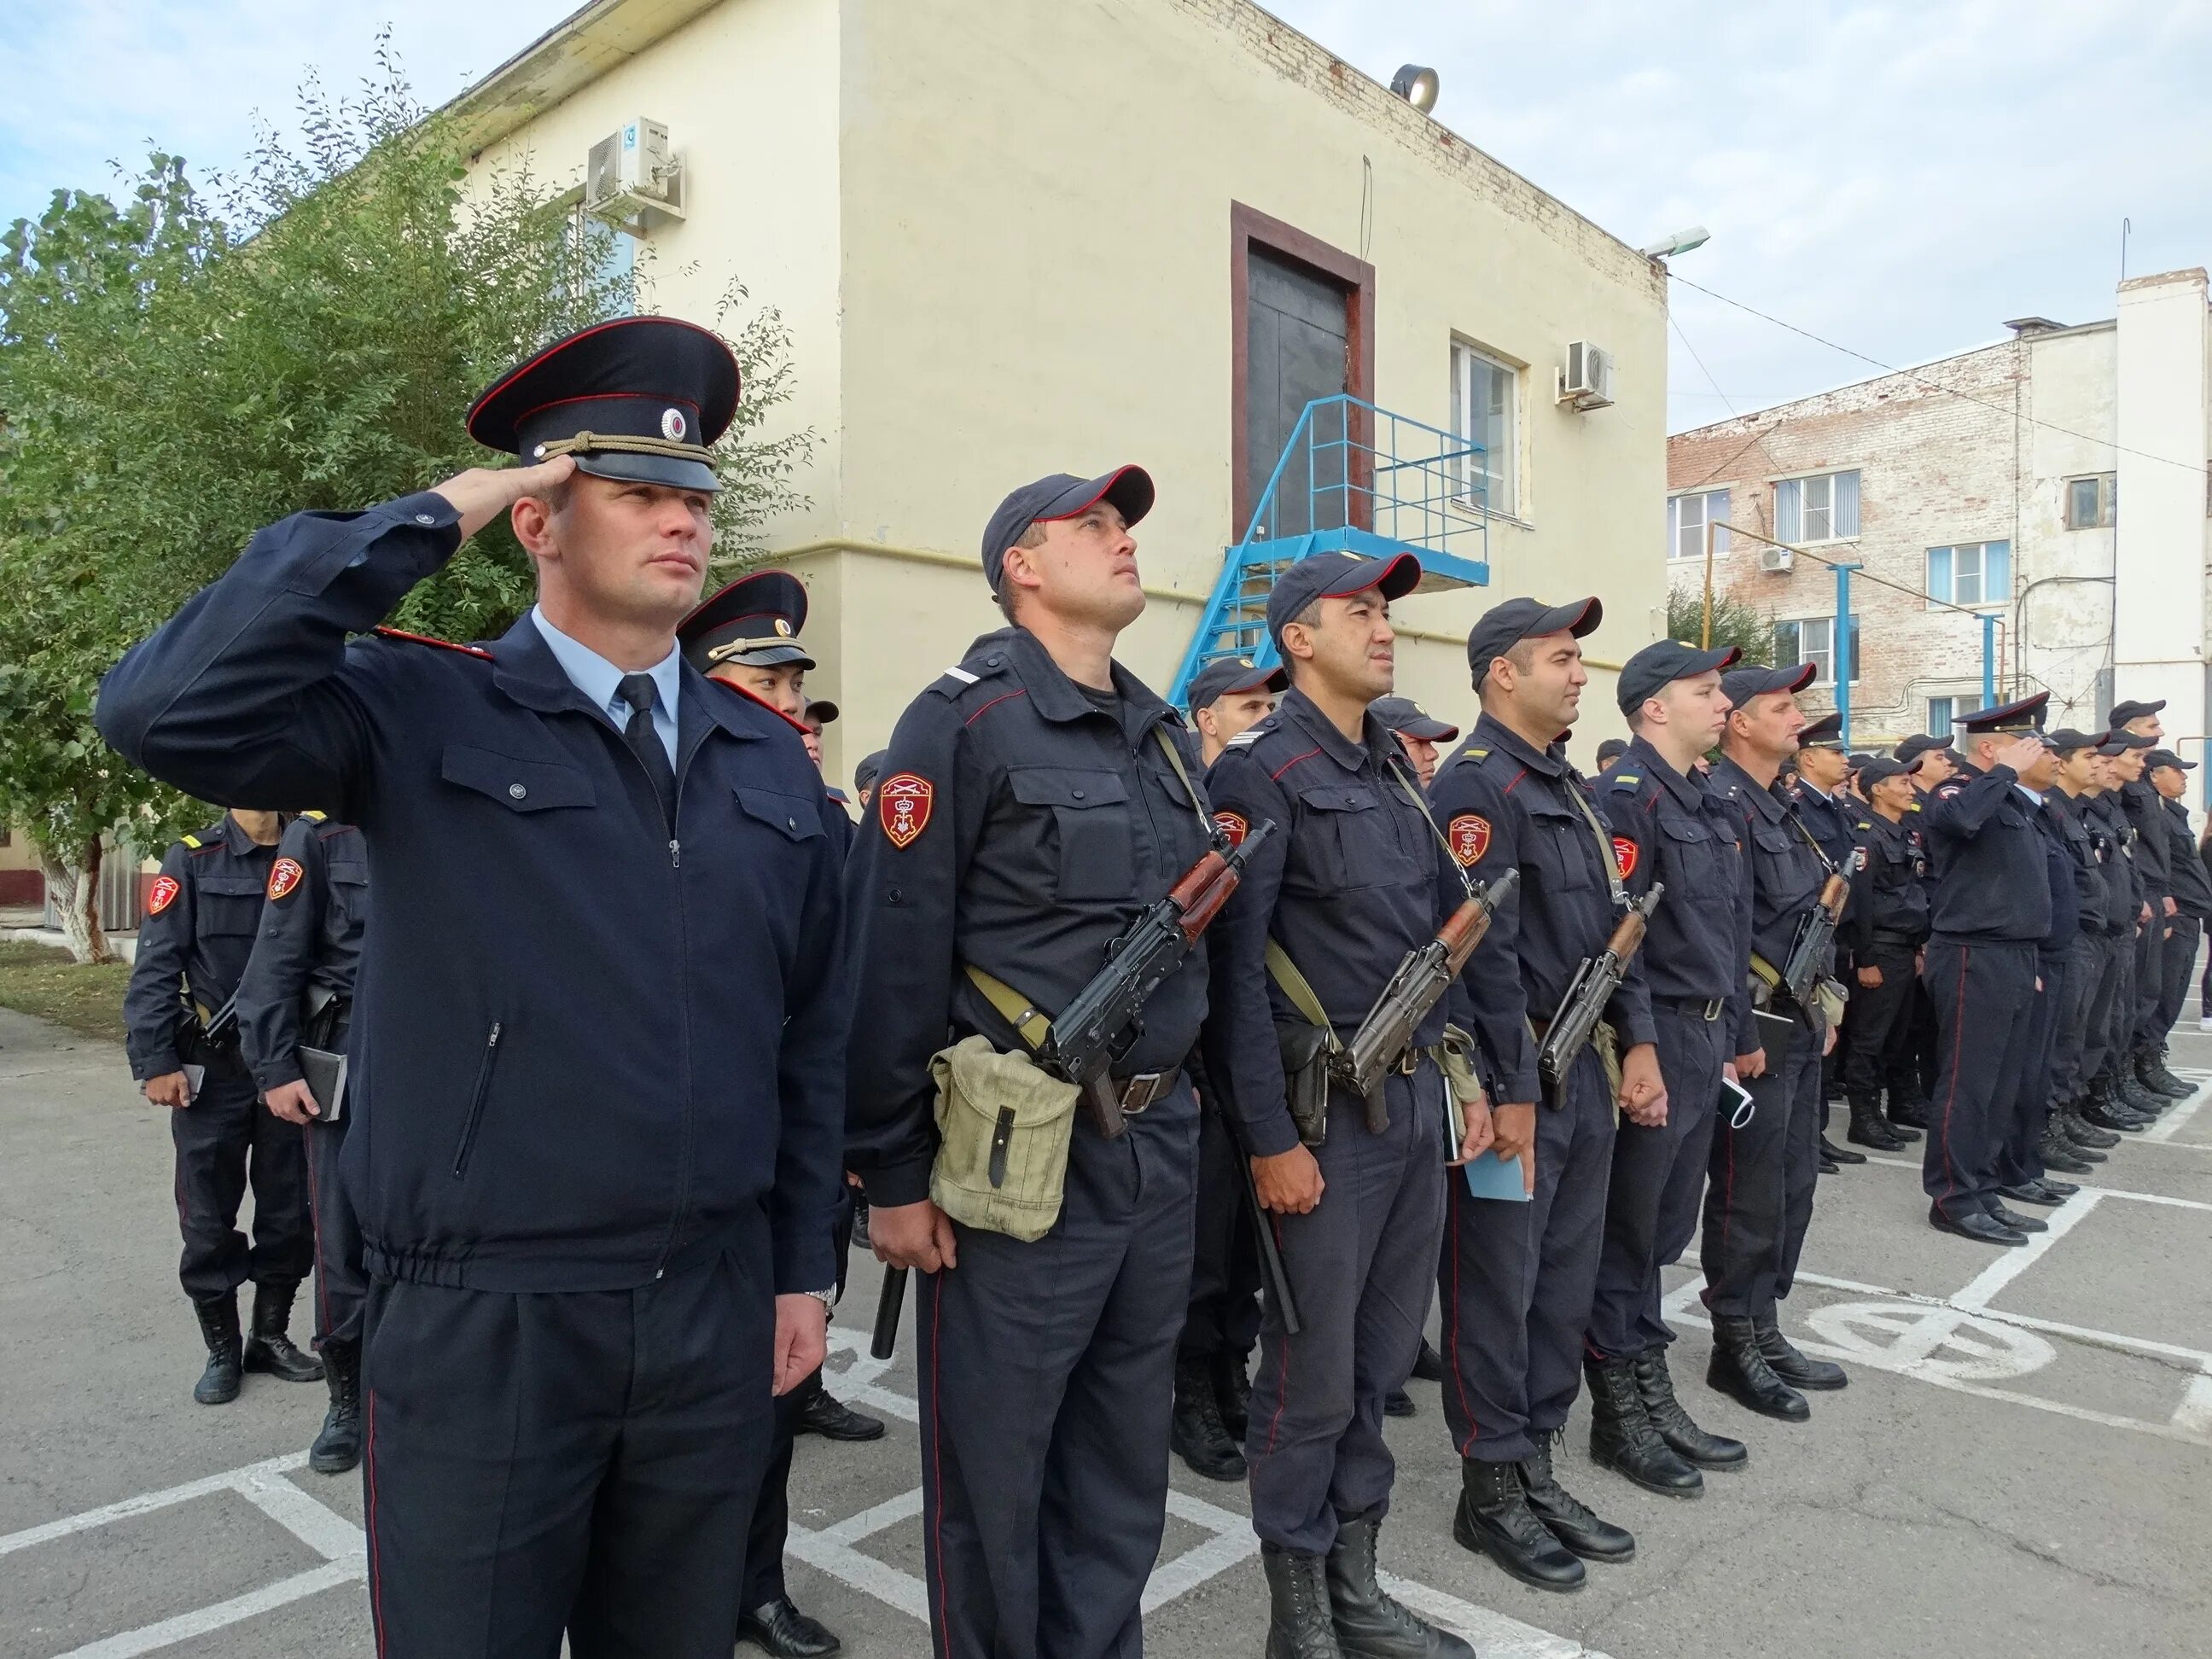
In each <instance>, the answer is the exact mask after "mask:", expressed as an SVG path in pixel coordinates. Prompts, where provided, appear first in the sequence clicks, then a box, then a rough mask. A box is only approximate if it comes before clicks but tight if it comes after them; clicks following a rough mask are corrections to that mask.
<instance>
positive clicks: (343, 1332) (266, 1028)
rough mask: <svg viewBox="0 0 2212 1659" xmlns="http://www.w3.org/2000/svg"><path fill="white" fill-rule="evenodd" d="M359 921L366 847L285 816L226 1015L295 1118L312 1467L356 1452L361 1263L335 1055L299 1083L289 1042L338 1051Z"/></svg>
mask: <svg viewBox="0 0 2212 1659" xmlns="http://www.w3.org/2000/svg"><path fill="white" fill-rule="evenodd" d="M367 923H368V849H367V848H365V847H363V846H362V839H361V831H360V830H358V829H355V828H354V827H353V825H351V824H349V823H332V822H331V820H330V819H329V818H328V817H325V815H324V814H322V813H320V812H302V813H301V815H300V816H299V817H296V818H295V819H293V820H292V822H291V823H289V825H287V826H286V828H285V830H284V837H283V840H282V841H280V842H277V844H276V863H275V864H274V865H272V866H270V871H269V897H268V900H267V902H265V903H264V905H263V906H262V908H261V933H260V937H259V938H258V939H255V940H254V942H253V955H252V958H251V959H250V960H248V962H247V963H246V974H245V976H244V977H243V978H242V979H240V981H239V984H238V1024H239V1030H240V1034H241V1036H243V1038H244V1042H245V1048H246V1064H247V1065H248V1066H250V1067H252V1072H253V1080H254V1081H255V1082H256V1083H258V1085H261V1097H262V1100H263V1101H264V1103H266V1104H267V1106H268V1108H269V1109H270V1111H271V1112H274V1113H275V1114H276V1115H277V1116H278V1117H280V1118H282V1119H283V1120H284V1121H285V1122H287V1123H296V1124H299V1125H301V1134H302V1136H303V1137H304V1139H305V1142H306V1147H307V1196H308V1198H309V1199H310V1200H312V1204H313V1213H314V1240H315V1348H316V1351H317V1352H319V1354H321V1356H322V1360H323V1375H324V1376H325V1378H326V1379H327V1380H328V1382H329V1383H330V1393H331V1404H330V1409H329V1411H328V1412H326V1413H325V1414H324V1417H323V1426H322V1429H321V1430H320V1431H319V1432H318V1433H317V1434H316V1436H315V1441H314V1444H313V1446H312V1447H310V1448H309V1449H308V1451H307V1466H308V1467H309V1468H312V1469H313V1470H314V1471H315V1472H316V1473H317V1474H344V1473H345V1472H346V1471H347V1470H348V1469H350V1468H353V1467H354V1466H355V1465H356V1464H357V1463H359V1462H361V1324H362V1309H363V1308H364V1306H365V1305H366V1304H367V1302H368V1278H367V1276H366V1275H365V1274H364V1273H362V1265H361V1221H360V1218H358V1217H357V1216H356V1215H355V1213H354V1208H353V1200H351V1199H350V1198H349V1197H347V1195H346V1189H345V1182H344V1179H343V1176H341V1175H340V1174H339V1172H338V1160H339V1155H340V1154H341V1153H342V1152H344V1150H345V1143H346V1131H347V1129H348V1128H349V1127H351V1125H352V1123H353V1113H352V1112H351V1111H350V1110H349V1109H348V1108H349V1104H350V1103H349V1101H348V1100H347V1098H346V1095H347V1093H348V1092H349V1091H346V1090H345V1089H344V1087H343V1082H342V1080H341V1075H340V1073H339V1072H338V1070H337V1067H335V1066H325V1067H323V1068H321V1069H320V1070H319V1073H318V1076H319V1078H320V1079H321V1081H322V1085H323V1090H324V1092H325V1094H327V1095H329V1096H331V1098H329V1099H323V1098H320V1097H318V1096H317V1094H316V1092H315V1091H314V1089H313V1087H312V1086H310V1085H309V1083H308V1081H307V1070H306V1062H305V1060H304V1059H303V1057H302V1055H301V1049H303V1048H305V1049H308V1050H311V1051H319V1053H320V1054H324V1055H343V1054H344V1053H345V1049H346V1036H347V1032H348V1031H349V1029H350V1028H351V1026H352V1024H353V987H354V977H355V975H356V972H357V970H358V969H359V967H360V964H361V935H362V928H363V927H365V926H366V925H367Z"/></svg>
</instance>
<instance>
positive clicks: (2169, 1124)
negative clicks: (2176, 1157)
mask: <svg viewBox="0 0 2212 1659" xmlns="http://www.w3.org/2000/svg"><path fill="white" fill-rule="evenodd" d="M2208 1095H2212V1084H2204V1083H2200V1084H2198V1085H2197V1092H2196V1093H2195V1094H2193V1095H2191V1096H2190V1097H2189V1098H2188V1099H2186V1100H2185V1101H2183V1102H2181V1103H2179V1105H2177V1106H2176V1107H2174V1108H2173V1109H2172V1111H2170V1112H2168V1113H2166V1115H2164V1116H2163V1117H2161V1118H2160V1119H2159V1121H2157V1122H2155V1123H2154V1124H2152V1125H2151V1126H2150V1127H2149V1128H2148V1129H2145V1130H2144V1131H2143V1132H2142V1134H2140V1135H2138V1136H2137V1137H2136V1139H2139V1140H2142V1141H2143V1142H2145V1143H2146V1144H2148V1145H2149V1146H2160V1145H2163V1144H2164V1143H2165V1142H2166V1141H2169V1140H2171V1139H2173V1136H2174V1132H2175V1131H2176V1130H2178V1129H2179V1128H2180V1127H2181V1126H2182V1125H2183V1124H2185V1123H2186V1122H2188V1121H2189V1120H2190V1119H2191V1118H2192V1117H2195V1116H2196V1115H2197V1108H2198V1107H2200V1106H2202V1105H2203V1103H2204V1101H2205V1097H2207V1096H2208ZM2183 1144H2184V1145H2189V1144H2191V1143H2188V1142H2184V1143H2183Z"/></svg>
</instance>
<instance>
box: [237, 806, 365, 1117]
mask: <svg viewBox="0 0 2212 1659" xmlns="http://www.w3.org/2000/svg"><path fill="white" fill-rule="evenodd" d="M276 860H277V862H276V868H277V869H279V870H282V871H283V876H284V879H283V881H282V882H281V883H280V882H279V881H278V880H277V879H276V878H275V877H274V876H273V875H272V877H271V878H270V884H269V901H268V902H267V903H266V904H264V906H263V907H262V911H261V936H260V938H258V939H256V940H255V941H254V944H253V957H252V960H251V961H249V962H248V963H246V977H245V979H244V980H243V981H241V982H240V985H239V987H238V1029H239V1035H240V1037H241V1038H243V1039H244V1042H245V1046H246V1064H247V1065H248V1066H251V1067H252V1070H253V1080H254V1081H255V1082H256V1083H258V1084H259V1085H261V1087H262V1089H263V1090H264V1091H267V1090H270V1089H274V1088H276V1087H278V1086H280V1085H283V1084H287V1083H297V1082H298V1081H299V1080H300V1044H301V1042H303V1041H304V1040H305V1039H304V1037H303V1036H302V1035H301V1031H302V1027H303V1023H304V1021H305V1019H306V1017H307V1011H306V1009H305V1008H304V1007H303V1006H301V1005H302V1002H303V1000H304V999H305V998H306V996H307V992H308V989H309V988H310V987H319V988H320V989H322V990H326V991H328V992H330V993H331V995H332V996H333V997H335V998H336V999H337V1003H338V1004H348V1005H349V1004H350V1003H351V1002H352V1000H353V987H354V978H355V975H356V972H357V971H358V969H359V968H360V965H361V935H362V928H363V927H366V926H367V925H368V848H366V847H364V846H363V845H362V839H361V831H360V830H358V829H355V828H354V827H353V825H351V824H349V823H331V821H330V820H329V819H327V818H325V817H322V815H321V814H319V813H308V814H307V815H305V816H303V817H297V818H295V819H293V821H292V822H291V823H290V824H289V826H288V827H287V828H286V829H285V831H284V837H283V840H282V841H280V842H277V843H276ZM285 860H290V861H291V866H290V867H287V866H285ZM333 1006H337V1005H336V1004H334V1005H333Z"/></svg>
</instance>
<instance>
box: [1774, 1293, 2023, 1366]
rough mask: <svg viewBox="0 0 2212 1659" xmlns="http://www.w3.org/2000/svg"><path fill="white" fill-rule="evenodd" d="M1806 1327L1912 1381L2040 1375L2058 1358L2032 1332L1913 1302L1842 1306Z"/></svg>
mask: <svg viewBox="0 0 2212 1659" xmlns="http://www.w3.org/2000/svg"><path fill="white" fill-rule="evenodd" d="M1805 1322H1806V1323H1807V1324H1808V1325H1809V1326H1810V1327H1811V1328H1813V1329H1814V1330H1816V1331H1818V1332H1819V1333H1820V1334H1821V1335H1822V1336H1825V1337H1826V1338H1827V1339H1828V1340H1829V1341H1831V1342H1832V1343H1834V1344H1835V1345H1836V1346H1838V1347H1839V1348H1841V1349H1843V1350H1844V1352H1847V1353H1850V1354H1852V1355H1855V1356H1856V1357H1857V1358H1861V1359H1864V1360H1866V1361H1867V1362H1868V1363H1869V1364H1875V1365H1879V1366H1881V1368H1882V1369H1883V1370H1893V1371H1898V1372H1900V1373H1902V1374H1903V1375H1905V1376H1930V1375H1933V1376H1959V1377H1968V1378H1972V1379H1973V1380H1974V1381H1977V1382H1984V1383H1994V1382H1996V1381H1998V1380H2000V1379H2002V1378H2004V1377H2008V1376H2027V1375H2028V1374H2029V1373H2030V1372H2031V1371H2039V1370H2042V1369H2043V1368H2044V1367H2045V1366H2046V1365H2048V1364H2050V1363H2051V1361H2052V1360H2054V1359H2056V1358H2057V1357H2058V1355H2057V1351H2056V1350H2054V1349H2053V1348H2052V1347H2051V1345H2050V1344H2049V1343H2048V1342H2045V1340H2043V1339H2042V1338H2041V1337H2039V1336H2037V1335H2036V1334H2033V1332H2030V1331H2023V1330H2020V1329H2017V1328H2013V1327H2010V1326H2007V1325H2003V1324H2000V1323H1999V1322H1996V1321H1995V1320H1992V1319H1983V1318H1980V1317H1978V1316H1976V1315H1973V1314H1971V1313H1967V1312H1965V1311H1963V1310H1959V1309H1955V1308H1942V1307H1929V1305H1928V1304H1925V1303H1913V1302H1837V1303H1832V1304H1829V1305H1827V1306H1826V1307H1821V1308H1815V1309H1814V1310H1812V1311H1811V1312H1810V1313H1808V1315H1807V1316H1805Z"/></svg>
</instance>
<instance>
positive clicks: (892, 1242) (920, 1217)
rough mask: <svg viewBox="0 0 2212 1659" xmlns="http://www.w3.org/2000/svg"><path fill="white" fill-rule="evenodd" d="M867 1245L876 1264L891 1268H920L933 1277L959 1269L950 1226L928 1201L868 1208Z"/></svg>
mask: <svg viewBox="0 0 2212 1659" xmlns="http://www.w3.org/2000/svg"><path fill="white" fill-rule="evenodd" d="M868 1242H869V1243H871V1244H872V1245H873V1246H874V1247H875V1252H876V1260H877V1261H882V1262H887V1263H889V1264H890V1266H891V1267H919V1268H921V1271H922V1272H924V1273H936V1272H937V1271H939V1269H940V1268H944V1267H958V1266H959V1265H960V1251H959V1249H958V1247H957V1244H956V1243H954V1240H953V1237H952V1223H951V1221H950V1220H949V1219H948V1218H946V1216H945V1212H944V1211H942V1210H940V1209H939V1208H938V1207H937V1206H936V1205H934V1204H933V1203H932V1202H931V1201H930V1200H927V1199H926V1198H925V1199H923V1200H921V1201H920V1202H918V1203H914V1204H893V1205H890V1206H884V1205H880V1204H872V1205H870V1206H868Z"/></svg>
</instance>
